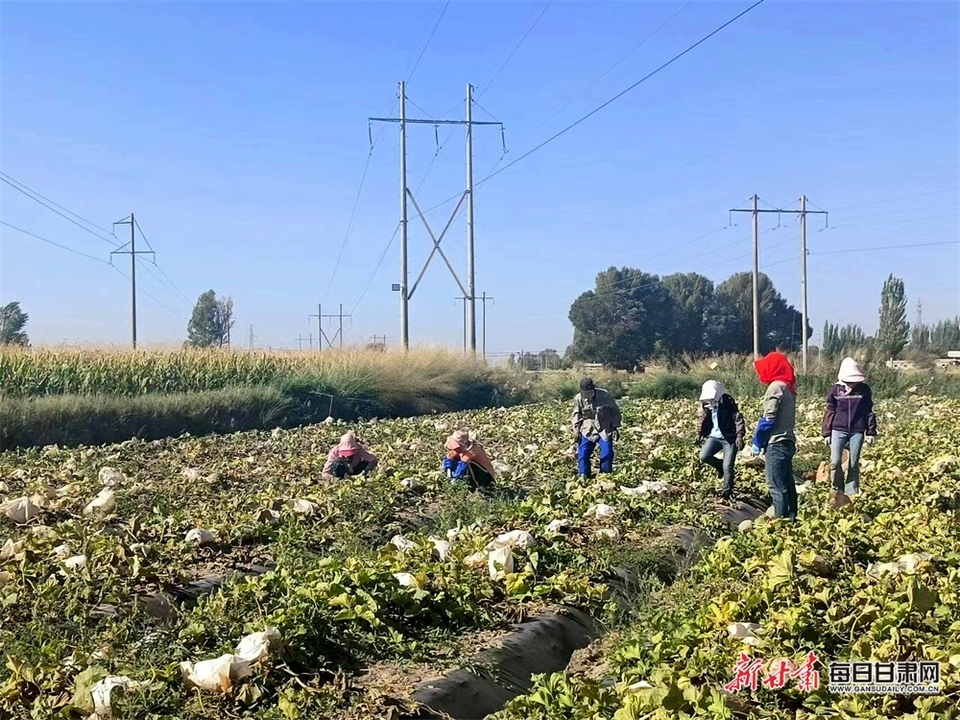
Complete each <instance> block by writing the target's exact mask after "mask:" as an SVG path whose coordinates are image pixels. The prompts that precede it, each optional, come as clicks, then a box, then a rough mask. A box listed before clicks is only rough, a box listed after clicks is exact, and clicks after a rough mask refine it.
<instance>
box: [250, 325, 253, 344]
mask: <svg viewBox="0 0 960 720" xmlns="http://www.w3.org/2000/svg"><path fill="white" fill-rule="evenodd" d="M253 338H254V335H253V325H251V326H250V349H251V350H253Z"/></svg>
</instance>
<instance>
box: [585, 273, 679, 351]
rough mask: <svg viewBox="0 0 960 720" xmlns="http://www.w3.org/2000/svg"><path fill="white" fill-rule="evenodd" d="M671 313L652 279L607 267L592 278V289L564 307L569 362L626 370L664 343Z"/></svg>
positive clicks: (655, 279) (666, 296) (669, 303)
mask: <svg viewBox="0 0 960 720" xmlns="http://www.w3.org/2000/svg"><path fill="white" fill-rule="evenodd" d="M672 309H673V302H672V300H671V299H670V295H669V293H668V292H667V290H666V288H665V287H664V286H663V283H661V282H660V278H658V277H657V276H656V275H650V274H648V273H645V272H643V271H641V270H635V269H633V268H627V267H624V268H620V269H619V270H618V269H617V268H614V267H611V268H610V269H608V270H605V271H603V272H601V273H599V274H598V275H597V279H596V287H595V289H594V290H589V291H587V292H585V293H583V294H582V295H581V296H580V297H578V298H577V299H576V300H574V302H573V305H571V306H570V314H569V318H570V322H571V323H572V324H573V343H572V345H571V346H570V350H569V353H568V355H569V359H570V360H573V361H583V362H601V363H604V364H606V365H610V366H612V367H615V368H620V369H625V368H631V367H633V366H634V365H635V364H636V363H637V362H638V361H639V360H640V359H642V358H645V357H650V356H651V355H653V354H654V353H655V352H656V351H657V350H658V349H659V348H660V347H662V346H663V344H664V343H667V344H669V340H670V334H671V323H672V320H671V311H672Z"/></svg>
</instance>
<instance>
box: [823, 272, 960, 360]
mask: <svg viewBox="0 0 960 720" xmlns="http://www.w3.org/2000/svg"><path fill="white" fill-rule="evenodd" d="M904 350H906V351H907V353H906V355H907V356H908V357H909V358H910V359H912V360H924V359H929V358H930V357H931V356H933V357H940V358H942V357H945V356H946V354H947V353H948V352H950V351H951V350H960V317H955V318H953V319H950V320H940V321H939V322H937V323H936V324H935V325H924V324H922V323H918V324H916V325H914V326H913V327H912V328H911V326H910V323H909V322H908V321H907V293H906V288H905V287H904V284H903V279H902V278H898V277H894V276H893V275H890V277H888V278H887V280H886V282H885V283H884V284H883V289H882V290H881V291H880V322H879V326H878V328H877V334H876V337H869V336H867V334H866V333H865V332H864V331H863V330H862V329H861V328H860V326H859V325H845V326H843V327H840V326H838V325H834V324H831V323H830V322H829V321H828V322H827V323H826V325H825V326H824V328H823V352H825V353H827V354H829V355H840V354H851V353H853V352H872V353H874V354H876V355H877V356H878V357H880V358H882V359H885V360H888V359H891V358H897V357H899V356H900V355H902V354H904Z"/></svg>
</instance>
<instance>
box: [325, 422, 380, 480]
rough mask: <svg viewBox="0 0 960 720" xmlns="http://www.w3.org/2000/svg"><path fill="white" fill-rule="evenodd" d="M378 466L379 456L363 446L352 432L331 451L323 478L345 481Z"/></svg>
mask: <svg viewBox="0 0 960 720" xmlns="http://www.w3.org/2000/svg"><path fill="white" fill-rule="evenodd" d="M376 466H377V456H376V455H374V454H373V453H372V452H370V451H369V450H367V449H366V448H365V447H364V446H363V445H361V444H360V442H359V441H358V440H357V436H356V435H354V434H353V431H352V430H350V431H348V432H347V433H346V434H345V435H344V436H343V437H342V438H340V442H339V443H338V444H337V445H336V446H334V447H333V448H331V449H330V453H329V454H328V455H327V462H326V464H325V465H324V466H323V474H322V477H323V479H324V480H343V479H344V478H345V477H347V476H348V475H349V476H353V475H359V474H360V473H362V472H366V471H368V470H373V469H374V468H375V467H376Z"/></svg>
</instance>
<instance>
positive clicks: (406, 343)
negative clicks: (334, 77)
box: [399, 80, 412, 350]
mask: <svg viewBox="0 0 960 720" xmlns="http://www.w3.org/2000/svg"><path fill="white" fill-rule="evenodd" d="M404 87H405V83H404V82H403V81H402V80H401V81H400V288H399V290H400V345H401V346H402V347H403V349H404V350H409V349H410V305H409V303H410V295H411V294H412V293H411V292H409V288H408V285H407V283H408V280H409V278H408V276H407V96H406V92H405V90H404Z"/></svg>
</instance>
